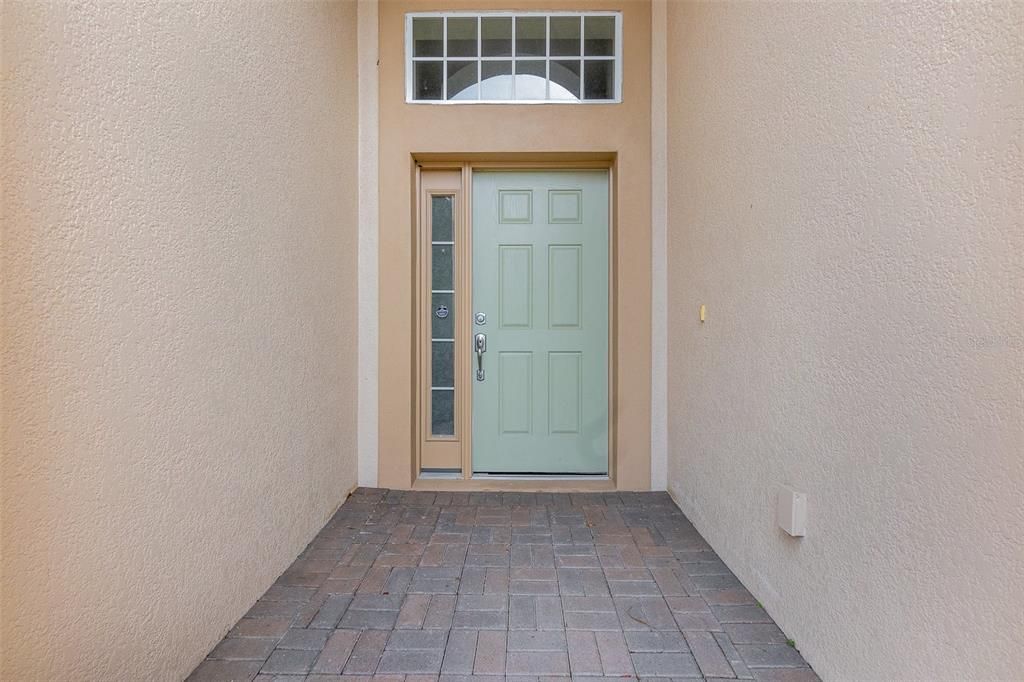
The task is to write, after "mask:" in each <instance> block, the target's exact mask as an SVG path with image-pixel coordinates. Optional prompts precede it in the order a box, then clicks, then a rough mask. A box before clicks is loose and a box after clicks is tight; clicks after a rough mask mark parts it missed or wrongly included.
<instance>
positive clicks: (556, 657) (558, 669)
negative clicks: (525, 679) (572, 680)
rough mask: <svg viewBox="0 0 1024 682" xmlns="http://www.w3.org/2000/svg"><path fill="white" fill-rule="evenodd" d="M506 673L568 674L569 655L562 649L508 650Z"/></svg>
mask: <svg viewBox="0 0 1024 682" xmlns="http://www.w3.org/2000/svg"><path fill="white" fill-rule="evenodd" d="M505 672H506V674H507V675H568V674H569V655H568V653H567V652H564V651H509V652H508V657H507V659H506V662H505Z"/></svg>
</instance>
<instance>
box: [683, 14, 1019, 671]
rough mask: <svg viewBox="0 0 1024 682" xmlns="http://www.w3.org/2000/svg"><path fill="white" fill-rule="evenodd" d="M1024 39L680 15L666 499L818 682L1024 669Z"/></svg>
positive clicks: (965, 20)
mask: <svg viewBox="0 0 1024 682" xmlns="http://www.w3.org/2000/svg"><path fill="white" fill-rule="evenodd" d="M1022 26H1024V4H1021V3H966V4H952V3H949V4H946V3H911V4H896V3H892V4H875V3H870V4H857V5H852V4H836V3H824V4H817V5H810V4H778V3H770V4H769V3H764V4H761V3H743V4H740V3H734V4H726V3H706V4H684V3H669V31H668V33H669V35H670V36H674V37H673V39H672V40H670V41H669V76H668V78H669V84H670V96H669V97H670V99H669V107H668V110H669V112H670V113H669V150H670V153H669V191H668V196H669V228H668V242H669V258H668V262H669V269H670V272H669V298H670V331H671V344H670V349H671V350H670V354H669V370H670V374H669V376H670V387H669V411H670V417H669V420H670V427H669V431H670V455H669V490H670V491H671V492H672V494H673V495H674V496H675V497H676V498H677V500H678V501H679V503H680V505H681V507H682V509H683V511H684V512H685V513H686V514H687V515H688V516H689V517H690V518H691V519H692V520H693V521H694V523H695V525H696V526H697V528H698V529H699V530H700V531H701V533H702V534H703V535H704V536H705V537H706V538H707V539H708V541H709V542H710V543H711V544H712V546H713V547H714V548H715V549H716V550H717V551H718V553H719V554H720V555H721V556H722V558H723V560H724V561H725V562H726V563H727V564H728V565H729V566H730V567H731V568H732V569H733V570H734V571H735V572H736V573H737V574H738V575H739V577H740V578H741V579H742V580H743V581H744V582H745V584H746V585H747V586H748V587H749V588H750V589H751V590H752V591H753V592H754V594H755V595H756V596H757V597H758V598H759V599H760V600H761V602H762V603H763V604H764V606H765V608H767V610H768V612H769V613H771V615H772V616H773V617H775V619H776V620H777V621H778V623H779V625H780V626H781V627H782V629H783V630H785V631H786V632H787V633H788V634H790V635H791V636H792V637H794V638H795V640H796V644H797V646H798V647H799V648H800V650H801V652H802V653H803V654H804V655H805V656H806V658H807V660H808V662H809V663H810V664H811V665H812V666H814V668H815V670H816V671H818V672H819V673H820V674H821V675H822V677H824V678H826V679H868V678H873V679H901V678H902V679H908V678H927V679H1007V678H1013V679H1019V678H1020V677H1021V675H1022V673H1024V649H1022V648H1021V646H1020V644H1021V639H1020V638H1021V633H1022V632H1024V608H1022V604H1024V561H1022V557H1024V545H1022V538H1024V506H1022V504H1021V500H1022V499H1024V455H1022V451H1024V418H1022V415H1024V329H1022V324H1024V322H1022V320H1024V314H1022V313H1024V311H1022V301H1024V228H1022V218H1024V215H1022V187H1024V177H1022V173H1024V170H1022V169H1024V164H1022V159H1021V150H1022V142H1024V138H1022V124H1024V116H1022V112H1024V92H1022V81H1021V74H1022V73H1024V44H1022V36H1024V31H1022V30H1021V27H1022ZM702 303H703V304H706V305H707V311H708V317H707V322H706V323H705V324H703V325H701V324H700V323H699V322H698V317H697V313H698V307H699V306H700V304H702ZM780 484H790V485H792V486H794V487H796V488H797V489H798V490H802V491H805V492H806V493H807V494H808V496H809V508H810V516H809V531H808V536H807V537H806V538H804V539H803V540H796V539H793V538H789V537H788V536H786V535H784V534H783V533H782V531H780V530H779V529H778V528H777V526H776V525H775V521H774V504H775V495H776V490H777V486H778V485H780Z"/></svg>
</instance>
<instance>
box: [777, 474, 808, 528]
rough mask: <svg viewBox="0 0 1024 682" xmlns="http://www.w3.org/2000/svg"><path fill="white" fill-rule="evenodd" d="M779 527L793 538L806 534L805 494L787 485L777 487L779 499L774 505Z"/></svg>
mask: <svg viewBox="0 0 1024 682" xmlns="http://www.w3.org/2000/svg"><path fill="white" fill-rule="evenodd" d="M775 512H776V518H777V520H778V522H779V528H781V529H782V530H784V531H786V532H787V533H789V534H790V535H792V536H793V537H795V538H802V537H803V536H805V535H807V494H806V493H801V492H798V491H796V490H794V489H793V488H790V487H789V486H788V485H784V486H780V487H779V501H778V504H777V506H776V510H775Z"/></svg>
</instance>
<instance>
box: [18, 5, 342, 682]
mask: <svg viewBox="0 0 1024 682" xmlns="http://www.w3.org/2000/svg"><path fill="white" fill-rule="evenodd" d="M0 11H2V15H0V19H2V24H3V52H2V57H3V74H2V76H3V84H4V90H3V93H2V95H3V128H2V132H3V157H2V178H0V181H2V183H3V196H2V199H3V221H4V222H3V244H2V246H3V261H2V270H3V290H2V291H3V308H2V312H3V316H2V331H3V345H2V361H3V376H2V379H3V385H2V386H3V394H2V398H3V410H2V420H3V432H2V446H3V460H2V487H0V493H2V541H3V544H2V553H3V558H2V573H3V576H2V577H3V582H2V584H3V589H2V599H0V608H2V613H3V631H2V634H0V637H2V642H3V652H2V658H3V660H2V667H0V678H2V679H4V680H46V681H49V680H58V679H64V680H143V679H145V680H175V679H181V678H183V677H185V676H186V675H188V673H189V672H190V671H191V669H192V668H193V667H194V666H195V665H196V664H197V663H199V661H200V660H201V659H202V657H203V656H205V654H206V653H207V652H208V651H209V650H210V649H211V648H212V646H213V645H214V644H215V643H216V642H217V641H218V640H219V639H220V638H221V637H222V636H223V635H224V633H225V632H226V631H227V629H228V628H229V627H230V626H231V625H232V624H233V623H234V622H235V621H236V619H237V618H238V617H239V616H241V615H242V614H243V613H245V612H246V610H247V609H248V608H249V607H250V606H251V605H252V603H253V602H254V601H255V600H256V598H257V597H259V595H260V594H262V592H263V591H264V590H265V589H266V588H267V587H268V586H269V585H270V584H271V583H272V582H273V580H274V579H275V578H276V577H277V576H278V575H279V574H280V573H281V572H282V571H283V570H284V569H285V568H286V567H287V566H288V564H289V563H290V562H291V561H292V560H293V558H294V557H295V556H296V555H297V554H298V553H299V552H300V551H301V550H302V549H303V547H304V546H305V544H306V543H307V542H308V541H309V540H310V539H311V538H312V536H313V534H315V533H316V531H317V530H318V529H319V528H320V527H321V526H322V525H323V524H324V522H325V521H326V520H327V519H328V518H329V516H330V515H331V513H332V512H333V511H334V509H335V508H336V507H337V506H338V505H339V504H340V503H341V502H342V501H343V500H344V498H345V495H346V493H347V492H348V491H349V490H350V489H351V487H352V486H353V485H354V482H355V461H354V460H355V455H354V453H355V434H354V430H355V393H356V391H355V380H354V376H355V361H354V357H355V355H354V353H351V352H347V351H346V349H348V348H351V347H352V345H353V344H354V340H355V338H356V329H355V323H354V320H355V318H356V311H355V295H356V294H355V292H356V284H357V283H356V278H355V272H356V268H355V258H356V221H355V215H356V197H355V192H354V189H353V188H354V187H355V186H356V169H355V162H354V159H355V158H356V132H355V131H356V122H355V117H356V102H355V68H356V67H355V54H356V53H355V40H356V36H355V4H354V3H351V2H333V3H332V2H323V3H316V2H302V3H217V4H200V3H163V2H149V1H145V2H141V1H136V2H131V3H126V4H120V3H117V4H114V3H89V4H85V5H72V4H70V3H40V2H26V3H16V2H7V3H4V4H3V6H2V10H0Z"/></svg>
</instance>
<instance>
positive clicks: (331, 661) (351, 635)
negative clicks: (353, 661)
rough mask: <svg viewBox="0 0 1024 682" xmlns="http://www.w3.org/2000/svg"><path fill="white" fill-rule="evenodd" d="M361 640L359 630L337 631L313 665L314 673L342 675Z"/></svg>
mask: <svg viewBox="0 0 1024 682" xmlns="http://www.w3.org/2000/svg"><path fill="white" fill-rule="evenodd" d="M358 639H359V631H358V630H335V631H334V632H333V633H332V634H331V636H330V638H329V639H328V640H327V643H326V644H324V648H323V650H322V651H321V652H320V656H319V657H317V659H316V662H315V663H314V664H313V672H314V673H340V672H341V671H342V669H344V667H345V664H346V663H347V662H348V657H349V656H350V655H351V654H352V650H353V649H354V648H355V645H356V640H358Z"/></svg>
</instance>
